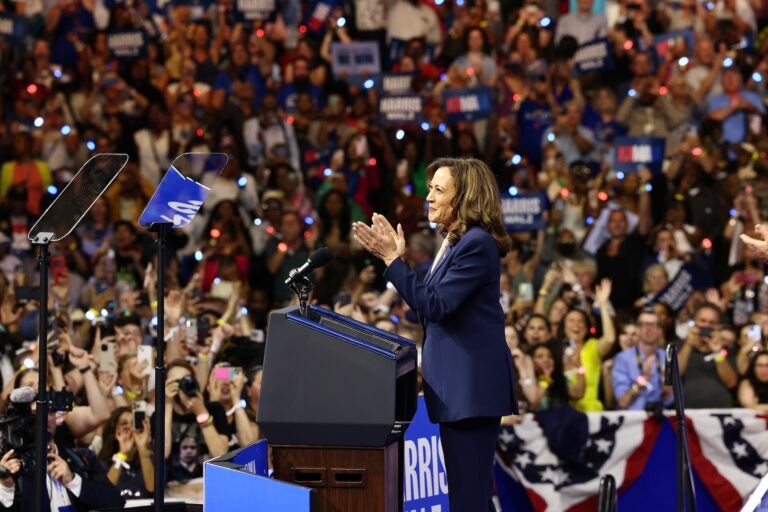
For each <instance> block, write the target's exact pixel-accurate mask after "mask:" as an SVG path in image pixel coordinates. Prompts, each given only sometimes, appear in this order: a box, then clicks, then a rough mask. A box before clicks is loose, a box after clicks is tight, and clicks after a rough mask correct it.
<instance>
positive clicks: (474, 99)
mask: <svg viewBox="0 0 768 512" xmlns="http://www.w3.org/2000/svg"><path fill="white" fill-rule="evenodd" d="M443 104H444V106H445V113H446V114H447V117H448V122H450V123H458V122H461V121H474V120H476V119H485V118H488V117H490V116H491V112H492V110H493V89H491V88H490V87H472V88H469V89H446V90H445V91H443Z"/></svg>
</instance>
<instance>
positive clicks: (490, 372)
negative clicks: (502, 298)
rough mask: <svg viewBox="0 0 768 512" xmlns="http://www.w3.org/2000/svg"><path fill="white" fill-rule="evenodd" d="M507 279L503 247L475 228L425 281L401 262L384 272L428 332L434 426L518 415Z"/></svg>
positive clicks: (425, 351) (426, 374)
mask: <svg viewBox="0 0 768 512" xmlns="http://www.w3.org/2000/svg"><path fill="white" fill-rule="evenodd" d="M500 272H501V261H500V258H499V251H498V249H497V247H496V242H495V241H494V239H493V237H491V235H490V234H489V233H488V232H487V231H486V230H484V229H482V228H479V227H474V228H471V229H469V230H467V232H466V233H465V234H464V236H462V237H461V239H459V241H458V242H457V243H456V244H455V245H453V246H449V248H448V249H447V250H446V251H445V254H444V256H443V258H442V260H441V261H440V262H438V265H437V267H436V268H435V269H434V271H433V272H432V273H430V274H429V275H428V276H427V277H426V279H425V280H424V282H420V281H419V280H418V278H417V276H416V273H415V272H413V271H412V270H411V269H409V268H408V266H407V265H406V264H405V263H404V262H403V261H402V260H401V259H399V258H398V259H396V260H395V261H393V262H392V264H391V265H390V266H389V267H388V268H387V270H386V271H385V273H384V276H385V277H386V278H387V279H388V280H389V281H390V282H391V283H392V284H393V285H394V286H395V287H396V288H397V290H398V292H400V295H401V296H402V297H403V299H405V301H406V302H407V303H408V305H409V306H410V307H411V309H413V310H414V311H415V312H416V313H418V315H419V318H420V319H421V322H422V324H423V325H424V344H423V348H422V363H421V364H422V375H423V380H424V398H425V401H426V404H427V412H428V413H429V419H430V420H431V421H432V422H433V423H441V422H450V421H457V420H460V419H464V418H473V417H482V416H505V415H507V414H512V413H515V414H517V412H518V410H517V400H516V399H515V391H514V390H515V382H516V381H517V379H516V377H515V370H514V368H515V366H514V364H513V362H512V355H511V354H510V351H509V348H508V347H507V344H506V342H505V339H504V312H503V310H502V309H501V304H500V303H499V293H500V285H499V274H500Z"/></svg>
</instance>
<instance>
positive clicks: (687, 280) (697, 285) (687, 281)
mask: <svg viewBox="0 0 768 512" xmlns="http://www.w3.org/2000/svg"><path fill="white" fill-rule="evenodd" d="M703 277H704V276H701V274H700V272H699V271H698V270H696V268H695V267H694V266H693V265H688V264H686V265H683V266H682V267H681V268H680V270H678V271H677V274H675V277H673V278H672V280H671V281H670V282H669V284H667V286H665V287H664V289H663V290H661V291H660V292H659V293H657V294H656V296H655V297H654V298H653V299H652V300H651V302H652V303H656V302H661V303H662V304H666V305H667V306H669V307H670V308H671V309H672V311H674V312H675V313H677V312H678V311H680V310H681V309H682V308H683V306H685V303H686V302H688V299H689V298H690V297H691V295H692V294H693V292H694V290H699V289H701V288H702V287H703V286H704V284H705V283H706V281H704V280H703Z"/></svg>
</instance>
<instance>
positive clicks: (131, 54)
mask: <svg viewBox="0 0 768 512" xmlns="http://www.w3.org/2000/svg"><path fill="white" fill-rule="evenodd" d="M107 46H108V47H109V50H110V51H111V52H112V55H114V56H115V58H117V59H139V58H142V57H146V55H147V42H146V37H145V35H144V32H143V31H141V30H132V31H130V32H113V33H111V34H109V35H107Z"/></svg>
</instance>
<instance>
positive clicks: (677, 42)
mask: <svg viewBox="0 0 768 512" xmlns="http://www.w3.org/2000/svg"><path fill="white" fill-rule="evenodd" d="M693 45H694V39H693V31H692V30H675V31H672V32H666V33H664V34H659V35H658V36H655V37H654V38H653V48H654V49H655V50H656V55H657V56H658V57H659V61H663V60H664V59H665V58H666V57H667V55H668V54H669V52H671V51H676V52H677V54H678V56H683V55H685V56H688V57H690V56H691V55H693ZM682 47H684V48H685V52H684V53H680V52H679V51H677V50H678V49H679V48H682Z"/></svg>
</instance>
